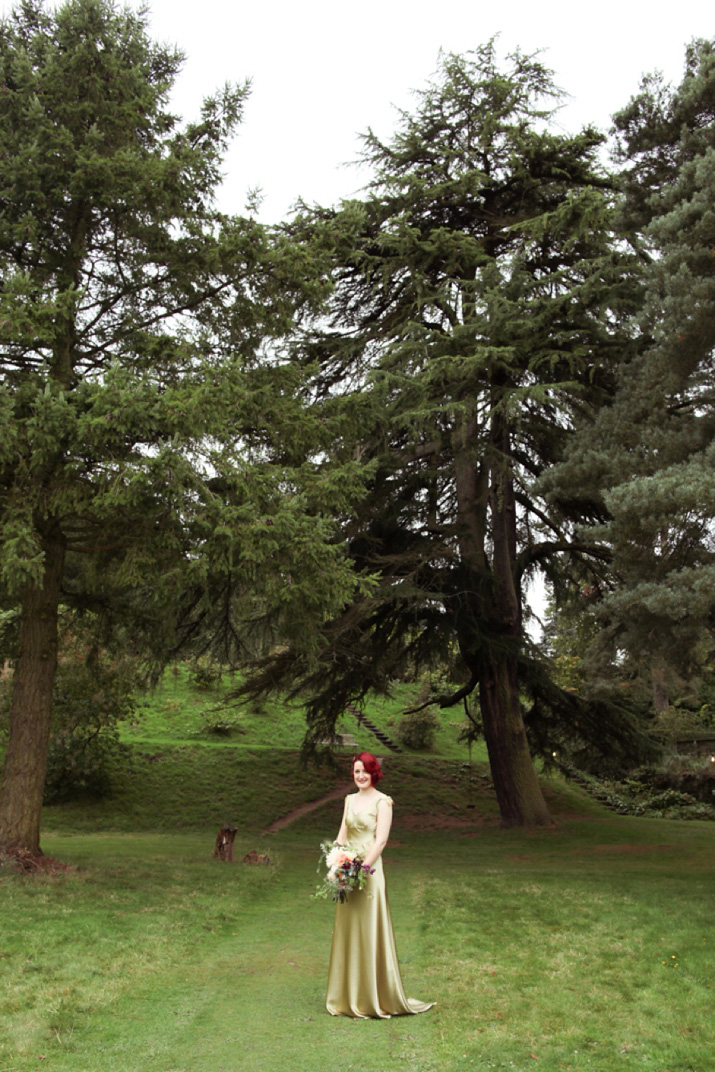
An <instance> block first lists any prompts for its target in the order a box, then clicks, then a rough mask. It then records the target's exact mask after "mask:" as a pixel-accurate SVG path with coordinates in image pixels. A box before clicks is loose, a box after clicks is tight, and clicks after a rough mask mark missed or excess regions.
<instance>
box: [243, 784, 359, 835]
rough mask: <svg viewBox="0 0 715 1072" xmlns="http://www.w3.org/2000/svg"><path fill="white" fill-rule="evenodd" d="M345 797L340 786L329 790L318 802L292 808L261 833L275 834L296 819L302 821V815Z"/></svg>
mask: <svg viewBox="0 0 715 1072" xmlns="http://www.w3.org/2000/svg"><path fill="white" fill-rule="evenodd" d="M344 796H345V787H344V786H340V788H338V789H331V790H330V792H329V793H326V794H325V796H324V797H321V798H320V800H311V801H310V802H309V803H308V804H301V805H300V807H299V808H294V810H293V811H291V812H288V814H287V815H283V816H281V818H280V819H276V820H275V821H274V822H272V823H271V825H270V826H267V827H266V829H265V830H264V831H263V833H264V834H276V833H277V832H278V831H279V830H284V829H285V827H286V826H290V825H291V823H294V822H295V821H296V820H297V819H302V817H303V816H304V815H309V814H310V812H311V811H315V810H316V808H321V807H322V806H323V804H328V803H329V802H330V801H331V800H341V799H342V798H343V797H344Z"/></svg>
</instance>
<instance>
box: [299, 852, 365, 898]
mask: <svg viewBox="0 0 715 1072" xmlns="http://www.w3.org/2000/svg"><path fill="white" fill-rule="evenodd" d="M320 851H321V854H322V857H323V859H322V860H321V862H320V863H319V864H318V871H320V868H321V866H322V864H323V863H324V864H325V866H326V868H327V869H328V870H327V874H326V875H325V878H324V879H323V881H322V882H321V883H320V885H319V886H318V888H317V889H316V891H315V893H314V894H313V897H314V898H315V899H316V900H327V898H328V897H332V899H333V900H334V901H339V902H340V904H343V903H344V902H345V901H347V899H348V894H349V893H353V892H354V891H356V890H361V889H363V888H364V886H365V883H366V882H367V878H368V875H374V873H375V868H374V867H366V866H365V864H364V863H363V862H362V859H361V857H360V856H358V854H357V853H356V852H355V851H354V849H351V848H350V846H349V845H347V844H345V845H340V844H338V842H337V841H323V842H322V843H321V846H320Z"/></svg>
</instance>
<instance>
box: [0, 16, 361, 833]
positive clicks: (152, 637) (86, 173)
mask: <svg viewBox="0 0 715 1072" xmlns="http://www.w3.org/2000/svg"><path fill="white" fill-rule="evenodd" d="M180 64H181V56H180V55H179V54H178V53H177V52H176V51H175V50H173V49H171V48H167V47H164V46H160V45H157V44H154V43H152V41H151V40H150V39H149V37H148V36H147V32H146V13H145V12H139V13H138V14H134V13H132V12H131V11H129V10H128V9H127V10H120V9H118V8H116V7H115V6H114V4H113V3H111V2H109V0H70V2H69V3H67V4H65V5H64V6H63V7H60V8H59V9H57V11H55V12H52V13H49V12H47V11H45V9H44V8H43V6H42V4H41V3H40V2H38V0H23V2H22V3H21V4H20V5H19V7H18V8H17V9H16V10H15V11H14V13H13V14H12V15H11V16H10V17H8V18H7V19H5V20H4V21H3V22H2V23H0V98H1V99H2V108H1V109H0V209H1V214H0V272H1V273H2V287H1V288H0V366H1V368H2V387H1V390H0V526H1V535H2V541H1V554H0V583H1V585H2V591H1V592H0V599H1V602H2V606H3V607H5V608H9V609H11V610H12V611H13V619H14V622H15V625H16V635H17V640H16V647H15V651H14V655H15V670H14V690H13V699H12V711H11V728H10V737H9V742H8V748H7V754H6V760H5V767H4V773H3V779H2V789H1V791H0V850H5V851H15V850H18V849H23V850H28V851H31V852H38V851H39V847H40V840H39V829H40V814H41V802H42V791H43V783H44V778H45V766H46V756H47V741H48V733H49V717H50V704H51V696H52V688H53V681H54V677H55V670H56V662H57V623H58V614H59V612H60V608H61V607H68V608H75V609H76V610H77V611H79V612H83V613H87V612H92V613H93V614H95V615H97V616H98V617H99V618H101V619H102V620H103V621H104V622H105V625H107V627H108V625H109V624H111V622H112V621H114V623H115V626H116V623H118V622H119V623H121V627H122V628H123V629H124V632H125V635H126V636H127V637H128V638H130V639H129V642H130V643H131V644H133V645H134V646H135V647H137V646H140V645H141V644H143V643H146V644H147V645H148V644H151V645H153V646H155V647H156V648H157V649H158V648H161V649H166V648H167V647H168V646H169V645H171V644H172V643H174V642H175V641H176V636H175V635H174V634H173V633H172V629H173V623H174V622H175V621H176V620H177V617H178V615H179V613H180V612H182V611H183V610H185V608H186V602H187V599H188V597H187V595H186V593H187V592H191V607H192V610H193V612H194V615H197V614H199V612H200V610H201V609H203V611H204V612H206V610H207V607H208V606H209V604H210V600H211V594H212V593H211V585H212V584H214V585H215V584H217V583H218V580H217V579H218V578H223V584H224V587H225V585H226V584H228V583H229V582H228V581H226V578H229V579H230V584H231V585H232V586H233V590H234V591H241V592H242V593H245V591H246V590H247V589H249V588H250V587H251V586H252V585H254V584H255V585H257V586H259V585H260V582H261V580H262V578H264V577H265V578H268V584H267V585H264V587H263V592H264V595H265V597H266V598H267V599H268V600H269V602H270V601H274V600H276V599H279V600H280V601H281V602H282V604H283V606H284V607H286V608H288V609H289V610H290V609H291V608H293V609H294V610H295V611H296V613H295V615H294V617H295V618H296V619H297V620H300V621H301V622H302V625H303V630H302V632H303V639H304V640H305V643H309V642H310V633H311V629H310V623H311V621H312V616H313V615H314V616H315V617H317V620H318V621H321V620H322V616H323V614H324V607H328V608H329V607H331V606H333V607H336V606H339V605H341V599H342V597H343V590H344V584H345V583H347V584H348V585H349V584H350V567H349V564H347V563H345V562H343V560H342V559H343V556H342V552H341V549H340V547H339V546H337V545H336V544H335V542H334V541H333V539H332V532H333V526H332V522H331V515H332V514H333V513H335V511H336V510H337V509H339V507H340V504H341V503H342V502H343V501H344V496H345V494H346V488H347V487H348V484H349V482H348V480H347V478H346V477H345V474H343V477H342V479H341V481H340V487H338V486H337V484H338V481H337V480H336V481H335V482H334V483H333V484H332V485H328V484H326V482H324V481H323V482H322V483H321V482H320V480H318V478H317V477H316V474H315V467H314V466H311V464H310V463H309V460H308V461H306V462H305V464H304V465H303V468H302V470H296V469H295V467H294V466H293V464H292V460H291V450H293V449H294V448H292V447H291V445H290V444H291V442H292V441H299V442H300V443H301V444H303V443H305V442H307V441H311V442H312V441H313V439H314V435H315V433H316V432H320V435H323V436H324V434H325V433H324V431H322V426H319V425H318V424H317V421H315V420H313V419H312V418H311V417H310V414H309V413H308V412H307V411H306V410H305V408H304V407H303V406H302V402H301V394H300V384H299V378H298V376H297V375H296V371H295V370H286V369H284V368H283V367H282V363H281V361H280V359H279V355H277V354H274V355H273V356H272V358H271V360H270V361H264V362H261V360H260V355H261V352H262V348H263V347H264V345H265V343H266V340H267V339H270V338H271V337H277V336H278V335H280V334H283V333H285V331H286V330H287V327H288V325H289V324H290V323H291V320H292V316H293V307H294V302H301V301H310V300H311V293H310V290H311V286H312V284H309V285H305V284H304V282H303V279H304V276H305V275H307V277H308V279H309V280H310V279H312V278H313V274H312V272H311V271H310V270H309V266H308V265H307V264H306V261H305V258H304V257H302V256H301V255H300V254H299V252H298V251H296V249H295V248H294V247H292V246H290V245H289V244H288V243H286V242H285V241H279V240H277V239H275V238H274V237H272V236H271V235H270V234H269V233H268V232H267V231H266V230H265V229H264V228H261V227H259V226H258V225H257V224H256V223H255V222H254V221H252V220H251V219H239V218H230V217H226V216H224V215H222V214H220V213H219V212H218V211H217V209H216V207H215V204H214V195H215V191H216V188H217V185H218V183H219V181H220V177H221V175H220V167H221V160H222V154H223V152H224V150H225V148H226V145H227V143H228V140H229V138H230V137H231V135H232V132H233V131H234V129H235V127H236V124H237V123H238V121H239V119H240V116H241V111H242V107H243V102H244V99H245V96H246V87H245V86H238V87H233V86H230V85H227V86H226V87H224V89H223V90H221V91H220V92H219V93H217V94H216V96H215V97H213V98H211V99H209V100H207V101H206V102H205V103H204V105H203V108H202V111H201V115H200V118H199V119H198V121H196V122H192V123H189V124H187V125H185V126H184V125H181V124H180V123H179V121H178V120H177V118H176V117H174V116H173V115H172V114H171V113H170V112H169V111H168V110H167V100H168V95H169V92H170V89H171V85H172V82H173V80H174V78H175V77H176V74H177V71H178V70H179V67H180ZM319 442H320V439H319V438H318V443H319ZM304 453H305V452H304ZM331 601H332V602H331ZM301 616H302V617H301ZM4 622H5V624H6V623H7V616H4ZM297 634H298V628H297V627H296V629H295V633H294V635H295V636H297Z"/></svg>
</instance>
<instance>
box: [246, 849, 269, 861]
mask: <svg viewBox="0 0 715 1072" xmlns="http://www.w3.org/2000/svg"><path fill="white" fill-rule="evenodd" d="M270 862H271V858H270V856H268V854H267V853H265V852H256V850H255V849H251V851H250V852H247V853H246V855H245V856H244V857H243V860H242V861H241V863H244V864H269V863H270Z"/></svg>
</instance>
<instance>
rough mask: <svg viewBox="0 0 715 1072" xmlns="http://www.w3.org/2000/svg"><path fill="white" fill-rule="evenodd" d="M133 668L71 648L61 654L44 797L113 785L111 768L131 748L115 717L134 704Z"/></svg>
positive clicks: (128, 713) (51, 799)
mask: <svg viewBox="0 0 715 1072" xmlns="http://www.w3.org/2000/svg"><path fill="white" fill-rule="evenodd" d="M134 684H135V682H134V675H133V672H132V670H131V669H130V668H129V667H128V666H126V665H122V664H114V663H112V662H110V661H109V660H107V659H106V658H103V657H98V658H93V659H91V660H87V659H86V658H85V657H84V655H83V653H81V652H75V653H73V654H72V655H71V656H70V657H69V658H67V657H64V658H62V659H61V661H60V664H59V666H58V670H57V680H56V682H55V692H54V698H53V701H52V722H51V731H50V750H49V754H48V759H47V779H46V781H45V803H48V804H51V803H55V802H58V801H62V800H70V799H73V798H76V797H80V796H90V797H95V798H100V797H103V796H107V795H108V794H109V793H110V791H111V772H112V769H113V768H114V767H115V766H116V764H117V762H118V761H120V760H123V759H126V758H127V757H128V755H129V753H130V750H129V748H128V747H127V746H126V745H123V744H122V743H121V742H120V740H119V723H120V722H122V721H124V720H128V719H130V718H132V717H133V715H134V712H135V707H136V699H135V694H134Z"/></svg>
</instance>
